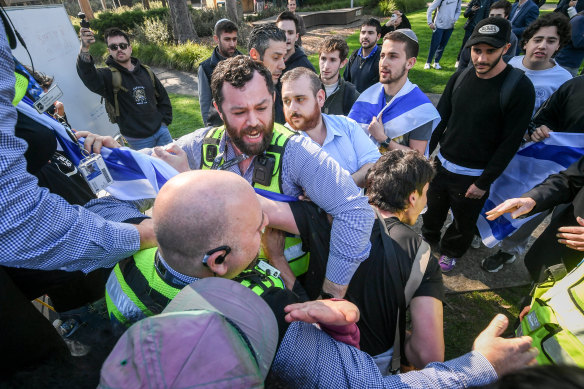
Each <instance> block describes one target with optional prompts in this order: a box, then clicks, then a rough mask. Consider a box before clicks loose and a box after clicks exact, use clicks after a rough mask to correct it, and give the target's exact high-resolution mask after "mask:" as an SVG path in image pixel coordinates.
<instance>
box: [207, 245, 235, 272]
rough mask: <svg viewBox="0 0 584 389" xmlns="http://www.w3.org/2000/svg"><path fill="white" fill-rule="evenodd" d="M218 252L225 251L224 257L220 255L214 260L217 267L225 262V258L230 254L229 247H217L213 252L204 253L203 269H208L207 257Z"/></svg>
mask: <svg viewBox="0 0 584 389" xmlns="http://www.w3.org/2000/svg"><path fill="white" fill-rule="evenodd" d="M218 251H225V255H220V256H218V257H217V258H216V259H215V263H216V264H217V265H219V264H221V263H223V261H224V260H225V257H226V256H227V255H228V254H229V253H230V252H231V247H229V246H219V247H217V248H214V249H213V250H209V251H207V252H206V253H205V256H204V257H203V265H204V266H205V267H208V266H209V265H207V261H208V260H209V257H210V256H211V255H213V254H215V253H216V252H218Z"/></svg>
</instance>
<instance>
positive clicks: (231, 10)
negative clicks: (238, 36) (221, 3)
mask: <svg viewBox="0 0 584 389" xmlns="http://www.w3.org/2000/svg"><path fill="white" fill-rule="evenodd" d="M225 11H226V12H227V18H228V19H229V20H231V21H232V22H233V23H235V24H239V23H240V22H241V21H242V20H243V5H242V4H241V0H225Z"/></svg>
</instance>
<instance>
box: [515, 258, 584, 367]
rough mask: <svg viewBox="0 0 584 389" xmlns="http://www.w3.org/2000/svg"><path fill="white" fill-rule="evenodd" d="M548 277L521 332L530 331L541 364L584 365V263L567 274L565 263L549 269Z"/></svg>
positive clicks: (518, 334)
mask: <svg viewBox="0 0 584 389" xmlns="http://www.w3.org/2000/svg"><path fill="white" fill-rule="evenodd" d="M546 273H547V279H546V280H545V281H544V282H542V283H541V284H539V285H538V286H537V287H536V288H535V289H534V291H533V293H532V296H533V299H532V303H531V309H530V310H529V313H528V314H527V315H525V317H523V320H522V321H521V325H520V327H519V328H518V329H517V336H522V335H529V336H531V337H532V338H533V346H534V347H537V349H538V350H539V354H538V356H537V362H538V364H540V365H549V364H555V365H577V366H579V367H584V265H583V264H582V262H580V265H578V266H577V267H576V268H575V269H574V270H572V271H571V272H570V273H568V274H567V275H566V268H565V267H564V265H554V266H552V267H550V268H548V269H547V271H546Z"/></svg>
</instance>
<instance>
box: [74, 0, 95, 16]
mask: <svg viewBox="0 0 584 389" xmlns="http://www.w3.org/2000/svg"><path fill="white" fill-rule="evenodd" d="M78 2H79V8H81V12H83V13H84V14H85V18H86V19H87V20H91V19H93V18H94V16H93V11H92V10H91V4H89V0H78Z"/></svg>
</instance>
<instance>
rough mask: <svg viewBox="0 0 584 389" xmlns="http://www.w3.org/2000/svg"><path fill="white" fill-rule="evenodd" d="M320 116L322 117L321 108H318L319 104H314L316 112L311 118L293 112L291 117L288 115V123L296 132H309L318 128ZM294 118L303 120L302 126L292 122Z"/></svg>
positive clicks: (313, 112) (314, 111)
mask: <svg viewBox="0 0 584 389" xmlns="http://www.w3.org/2000/svg"><path fill="white" fill-rule="evenodd" d="M320 115H321V112H320V108H319V107H318V104H317V103H316V102H314V110H313V111H312V113H311V114H310V116H304V115H301V114H300V113H297V112H293V113H292V114H291V115H288V114H286V121H287V122H288V124H289V125H290V127H292V128H293V129H295V130H296V131H308V130H312V129H313V128H314V127H316V125H317V124H318V121H319V120H320ZM292 118H302V119H303V121H302V122H301V123H300V124H298V125H296V124H295V123H294V122H293V121H292Z"/></svg>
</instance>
